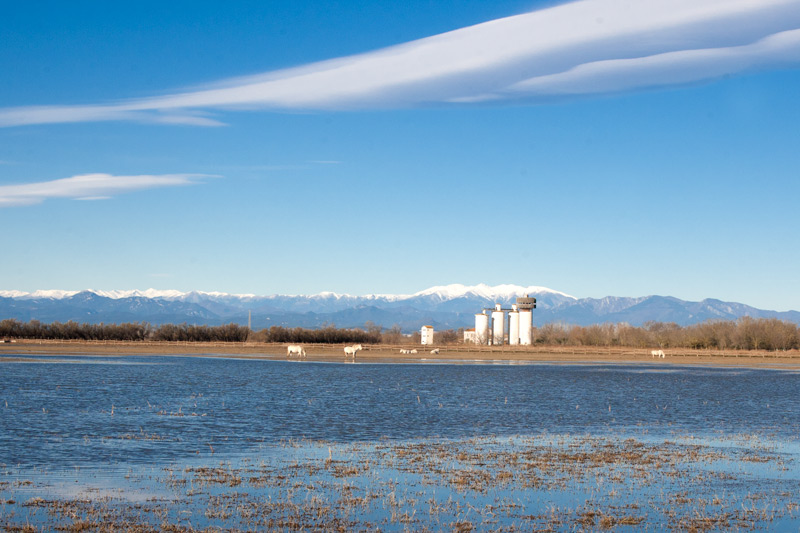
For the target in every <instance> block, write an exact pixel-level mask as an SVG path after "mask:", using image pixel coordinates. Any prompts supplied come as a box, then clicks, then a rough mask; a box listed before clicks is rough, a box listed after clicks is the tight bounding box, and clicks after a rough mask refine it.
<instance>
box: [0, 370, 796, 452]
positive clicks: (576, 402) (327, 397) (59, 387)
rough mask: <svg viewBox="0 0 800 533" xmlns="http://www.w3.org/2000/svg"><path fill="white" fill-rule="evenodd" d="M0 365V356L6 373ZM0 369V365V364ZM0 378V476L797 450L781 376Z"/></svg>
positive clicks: (791, 395) (178, 373)
mask: <svg viewBox="0 0 800 533" xmlns="http://www.w3.org/2000/svg"><path fill="white" fill-rule="evenodd" d="M11 357H12V356H5V358H6V359H9V358H11ZM0 359H2V358H0ZM36 359H37V360H38V361H52V362H48V363H47V364H42V363H30V362H21V363H0V371H1V372H0V412H2V416H0V463H2V464H6V465H18V466H19V465H22V466H25V465H27V466H42V465H43V466H59V467H68V466H71V465H92V464H108V463H109V462H119V463H127V464H134V465H135V464H153V463H166V462H169V461H175V460H180V459H181V458H184V457H190V456H194V455H197V454H198V453H206V452H209V451H210V450H211V449H213V450H214V451H215V452H216V453H217V454H220V453H235V454H240V453H247V452H249V451H251V450H257V449H258V448H259V447H261V446H263V445H265V444H274V443H278V442H281V441H284V440H286V439H303V438H305V439H313V440H325V441H329V442H333V443H348V442H363V441H375V440H378V439H389V440H405V439H415V438H430V437H439V438H453V439H455V438H465V437H472V436H482V435H496V436H504V435H535V434H541V433H554V434H564V433H571V434H593V435H604V434H608V435H618V434H620V433H630V434H636V435H645V434H647V435H650V436H652V437H655V438H662V437H663V438H667V437H670V436H673V435H676V434H677V435H694V436H699V437H703V436H708V437H713V438H719V437H720V436H725V435H758V436H760V437H763V438H774V439H777V440H782V441H794V440H796V439H797V437H798V435H800V375H798V374H797V373H794V372H783V371H772V370H757V369H726V368H696V367H691V368H689V367H674V366H666V367H665V366H657V365H649V364H648V365H545V364H531V365H507V364H501V365H437V364H399V365H395V364H333V363H305V362H304V363H297V362H282V361H252V360H235V359H212V358H192V357H165V356H159V357H126V358H124V359H112V358H97V357H73V356H64V357H45V356H42V357H37V358H36Z"/></svg>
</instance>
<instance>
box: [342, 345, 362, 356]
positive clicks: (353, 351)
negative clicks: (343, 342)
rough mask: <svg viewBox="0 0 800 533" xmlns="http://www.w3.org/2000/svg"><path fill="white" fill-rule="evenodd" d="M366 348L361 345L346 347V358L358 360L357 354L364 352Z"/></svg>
mask: <svg viewBox="0 0 800 533" xmlns="http://www.w3.org/2000/svg"><path fill="white" fill-rule="evenodd" d="M363 349H364V347H363V346H361V345H360V344H354V345H353V346H345V347H344V356H345V357H352V358H353V359H355V358H356V352H357V351H359V350H363Z"/></svg>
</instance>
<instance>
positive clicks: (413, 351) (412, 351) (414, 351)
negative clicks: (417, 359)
mask: <svg viewBox="0 0 800 533" xmlns="http://www.w3.org/2000/svg"><path fill="white" fill-rule="evenodd" d="M408 353H417V351H416V350H411V351H410V352H408Z"/></svg>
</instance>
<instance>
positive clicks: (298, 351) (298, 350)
mask: <svg viewBox="0 0 800 533" xmlns="http://www.w3.org/2000/svg"><path fill="white" fill-rule="evenodd" d="M293 355H297V356H298V357H305V356H306V351H305V350H304V349H303V347H302V346H300V345H299V344H290V345H289V346H287V347H286V357H291V356H293Z"/></svg>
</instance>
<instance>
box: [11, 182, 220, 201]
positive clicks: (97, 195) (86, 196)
mask: <svg viewBox="0 0 800 533" xmlns="http://www.w3.org/2000/svg"><path fill="white" fill-rule="evenodd" d="M208 177H211V176H206V175H202V174H162V175H140V176H112V175H110V174H82V175H79V176H72V177H70V178H63V179H57V180H52V181H42V182H38V183H24V184H19V185H0V207H12V206H24V205H34V204H39V203H42V202H44V201H45V200H47V199H50V198H72V199H75V200H106V199H108V198H111V197H113V196H116V195H118V194H123V193H126V192H131V191H137V190H142V189H152V188H155V187H175V186H179V185H192V184H194V183H198V182H199V180H200V179H202V178H208Z"/></svg>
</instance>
